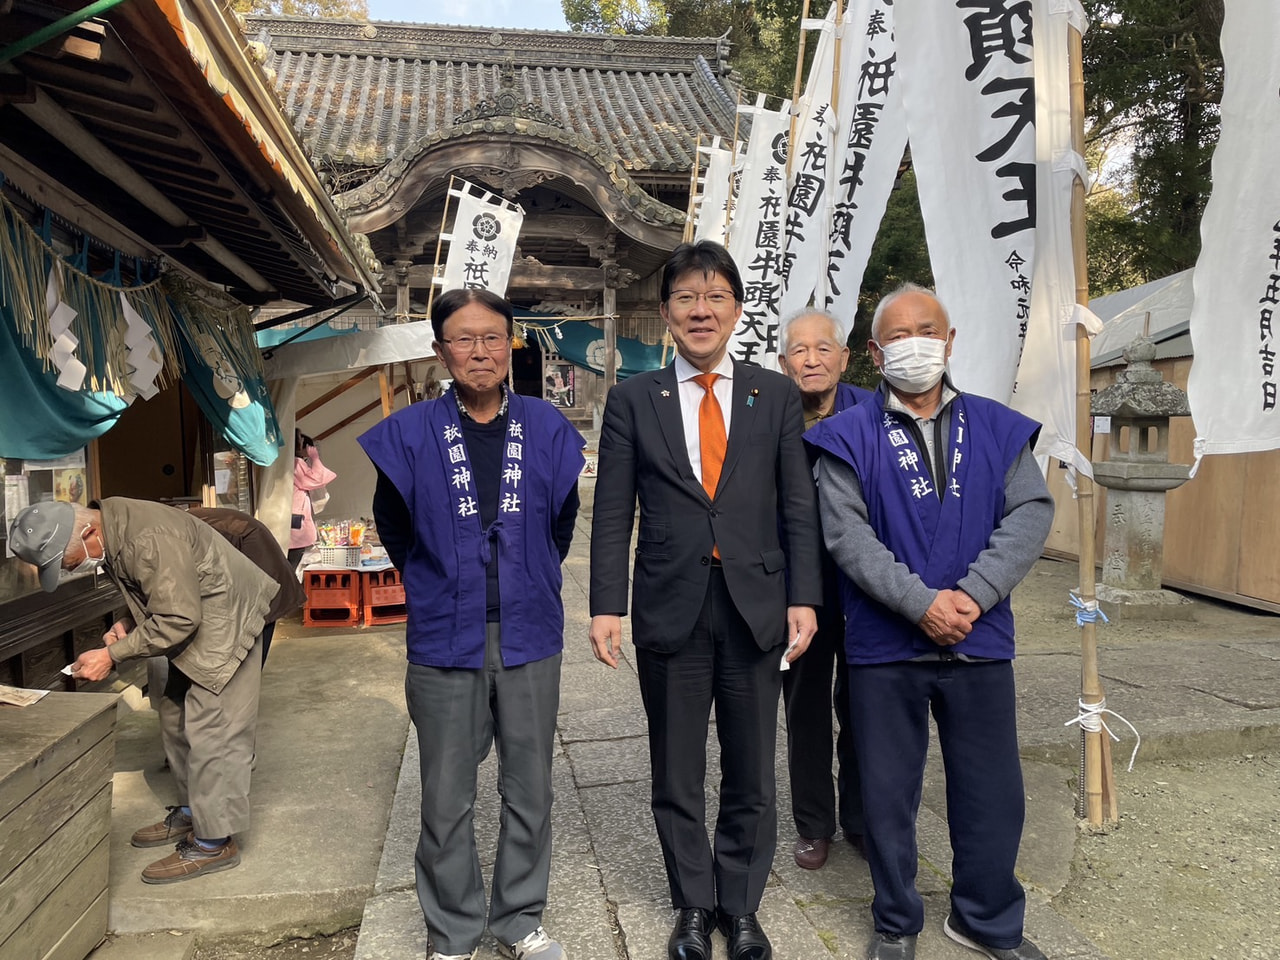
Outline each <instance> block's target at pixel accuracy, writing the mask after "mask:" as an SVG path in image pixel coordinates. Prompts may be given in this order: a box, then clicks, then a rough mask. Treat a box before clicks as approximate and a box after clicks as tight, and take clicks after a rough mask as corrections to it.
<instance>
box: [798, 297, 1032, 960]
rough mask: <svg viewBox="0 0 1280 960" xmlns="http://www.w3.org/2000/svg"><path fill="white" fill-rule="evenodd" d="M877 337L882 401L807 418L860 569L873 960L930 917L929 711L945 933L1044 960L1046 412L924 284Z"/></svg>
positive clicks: (883, 309)
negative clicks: (1040, 943)
mask: <svg viewBox="0 0 1280 960" xmlns="http://www.w3.org/2000/svg"><path fill="white" fill-rule="evenodd" d="M871 332H872V340H871V342H870V343H869V344H868V347H869V349H870V351H871V355H872V358H873V359H874V360H875V363H876V366H877V367H879V368H880V372H881V374H882V375H883V376H884V383H882V384H881V385H880V388H879V389H878V390H877V392H876V395H875V398H874V399H873V400H871V401H867V402H865V403H860V404H858V405H857V406H856V407H854V408H853V409H852V410H849V411H847V412H845V413H842V414H841V415H840V416H838V417H832V418H830V419H828V420H824V421H822V422H821V423H819V424H817V425H816V426H814V427H813V428H812V429H811V430H809V431H808V432H807V433H806V434H805V436H804V439H805V442H806V443H809V444H811V445H812V446H813V447H814V448H816V450H817V451H818V454H819V459H818V468H817V469H818V499H819V504H820V509H821V515H822V527H823V536H824V539H825V541H826V544H827V549H828V550H829V551H830V553H831V556H832V558H833V559H834V561H835V563H836V566H837V567H838V568H839V569H840V572H841V575H842V577H843V579H844V583H843V589H842V597H843V600H844V607H845V618H846V624H847V626H846V633H845V651H846V654H847V656H848V661H849V695H850V718H851V721H852V725H853V730H854V742H855V744H856V748H857V754H858V762H859V767H860V772H861V776H862V795H863V804H864V815H865V820H866V840H867V843H866V852H867V861H868V863H869V864H870V867H871V878H872V881H873V882H874V884H875V899H874V901H873V902H872V906H871V913H872V919H873V920H874V923H875V934H874V936H873V937H872V940H871V942H870V944H869V945H868V947H867V952H866V957H867V958H868V960H912V958H913V957H914V956H915V941H916V935H917V934H918V933H919V932H920V930H921V929H922V928H923V926H924V903H923V900H922V899H921V897H920V894H919V893H918V892H917V890H916V886H915V878H916V865H917V850H916V837H915V821H916V813H917V810H918V808H919V804H920V793H921V788H922V781H923V776H924V766H925V757H926V754H927V752H928V747H929V714H930V712H932V714H933V716H934V718H935V720H936V722H937V725H938V739H939V743H940V745H941V747H942V760H943V764H944V766H945V768H946V774H947V778H946V779H947V819H948V821H949V826H950V834H951V846H952V854H953V858H952V878H953V884H952V888H951V911H950V915H949V916H948V917H947V918H946V920H945V921H944V923H943V931H944V932H945V933H946V935H947V936H948V937H950V938H951V939H953V940H955V941H957V942H959V943H961V944H963V945H965V946H966V947H969V948H971V949H973V950H975V951H977V952H978V953H980V954H982V955H983V956H986V957H989V958H992V960H1044V954H1043V953H1041V952H1040V950H1039V949H1038V948H1037V947H1036V946H1035V944H1033V943H1032V942H1031V941H1030V940H1028V939H1027V938H1026V937H1025V936H1024V935H1023V916H1024V909H1025V900H1026V898H1025V895H1024V893H1023V890H1022V886H1021V885H1020V884H1019V883H1018V880H1017V878H1016V877H1015V876H1014V872H1013V871H1014V861H1015V860H1016V859H1017V854H1018V846H1019V844H1020V842H1021V838H1022V822H1023V814H1024V810H1023V807H1024V800H1023V788H1022V769H1021V765H1020V763H1019V760H1018V736H1017V727H1016V716H1015V698H1014V686H1013V662H1012V661H1013V656H1014V630H1013V613H1012V610H1011V608H1010V604H1009V594H1010V592H1011V591H1012V590H1013V588H1014V587H1015V586H1016V585H1017V584H1018V583H1019V582H1020V581H1021V580H1022V578H1023V577H1024V576H1026V574H1027V573H1028V571H1030V569H1031V566H1032V564H1033V563H1035V561H1036V559H1037V558H1038V557H1039V555H1040V551H1041V549H1042V548H1043V546H1044V541H1045V538H1046V537H1047V536H1048V534H1049V528H1050V526H1051V524H1052V522H1053V500H1052V498H1051V497H1050V495H1049V491H1048V489H1047V487H1046V486H1045V482H1044V477H1043V476H1042V475H1041V473H1040V470H1039V468H1038V467H1037V466H1036V463H1035V459H1034V458H1033V456H1032V453H1031V448H1032V446H1033V445H1034V443H1035V438H1036V434H1037V433H1038V432H1039V429H1040V425H1039V424H1037V423H1035V422H1034V421H1031V420H1028V419H1027V418H1026V417H1024V416H1022V415H1021V414H1019V413H1015V412H1014V411H1013V410H1010V409H1009V408H1008V407H1006V406H1004V405H1002V404H999V403H996V402H995V401H993V400H989V399H987V398H985V397H979V396H975V395H973V394H965V393H961V392H959V391H958V390H956V388H955V387H954V386H953V385H952V384H951V382H950V381H949V379H948V378H947V376H946V363H947V358H948V357H949V356H950V355H951V344H952V342H953V341H954V339H955V331H954V330H953V329H951V325H950V322H949V321H948V318H947V313H946V310H945V309H943V306H942V304H941V303H940V302H939V301H938V299H937V297H935V296H934V295H933V293H931V292H930V291H928V290H925V289H924V288H922V287H917V286H914V285H911V286H906V287H902V288H900V289H898V290H895V291H894V292H893V293H891V294H889V295H888V296H886V297H885V298H884V299H883V300H882V301H881V302H880V305H879V307H878V308H877V310H876V314H875V318H874V320H873V322H872V328H871Z"/></svg>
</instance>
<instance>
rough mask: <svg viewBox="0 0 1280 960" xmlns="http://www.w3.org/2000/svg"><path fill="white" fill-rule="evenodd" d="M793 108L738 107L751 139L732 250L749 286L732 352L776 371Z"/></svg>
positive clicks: (735, 213) (733, 227)
mask: <svg viewBox="0 0 1280 960" xmlns="http://www.w3.org/2000/svg"><path fill="white" fill-rule="evenodd" d="M762 99H763V95H762ZM790 108H791V104H790V102H787V103H784V105H783V108H782V109H781V110H766V109H764V107H763V106H762V105H761V104H759V103H757V104H756V105H755V106H746V107H739V108H738V109H739V110H740V111H742V112H744V113H748V114H750V116H751V138H750V139H749V140H748V141H747V152H746V156H745V157H744V158H743V166H742V177H741V187H740V189H739V193H738V198H737V200H736V201H735V202H734V206H733V218H732V219H731V220H730V222H729V244H728V247H729V253H730V255H731V256H732V257H733V260H734V263H736V264H737V265H738V272H739V273H741V274H742V284H743V286H744V287H745V288H746V295H745V296H744V297H743V301H742V317H741V318H740V319H739V320H738V325H737V327H736V328H735V329H734V331H733V337H732V338H731V339H730V340H729V352H730V353H731V354H733V356H734V358H735V359H738V360H750V361H751V362H752V363H758V364H759V365H760V366H762V367H766V368H768V369H770V370H777V369H778V303H779V300H780V299H781V296H782V279H783V270H784V263H783V253H784V251H783V247H782V244H783V238H782V231H783V226H784V223H785V221H786V217H787V196H786V180H787V139H788V137H789V136H790V128H791V118H790Z"/></svg>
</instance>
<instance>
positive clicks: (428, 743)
mask: <svg viewBox="0 0 1280 960" xmlns="http://www.w3.org/2000/svg"><path fill="white" fill-rule="evenodd" d="M500 635H501V629H500V626H499V624H496V623H490V624H487V625H486V630H485V658H484V667H483V668H482V669H480V670H467V669H461V668H454V669H444V668H438V667H424V666H419V665H418V664H415V663H410V664H409V668H408V672H407V674H406V676H405V683H404V686H405V699H406V700H407V701H408V705H409V716H410V717H411V718H412V719H413V725H414V727H415V729H416V730H417V732H418V748H419V751H420V754H421V776H422V833H421V835H420V836H419V838H418V851H417V856H416V858H415V861H416V869H415V873H416V877H417V887H418V902H419V903H420V904H421V905H422V915H423V918H424V919H425V920H426V923H427V930H428V931H429V932H430V935H431V940H432V943H433V944H434V947H435V949H436V950H437V951H439V952H441V953H446V954H462V953H470V952H471V951H472V950H474V949H475V947H476V945H477V944H478V943H479V942H480V938H481V936H483V934H484V928H485V897H484V879H483V877H482V876H481V873H480V857H479V854H478V852H477V850H476V837H475V826H474V817H473V814H474V808H475V800H476V768H477V767H478V766H479V765H480V763H481V761H483V760H484V758H485V757H487V756H488V755H489V746H490V744H493V743H496V744H497V746H498V794H499V795H500V796H501V798H502V815H501V819H500V821H499V829H498V855H497V859H496V860H495V862H494V865H493V895H492V898H491V901H490V905H489V920H488V925H489V932H490V933H492V934H493V935H494V936H495V937H497V938H498V940H500V941H502V942H503V943H508V944H510V943H515V942H516V941H518V940H520V939H522V938H524V937H526V936H528V935H529V934H530V933H532V932H533V931H534V930H535V929H536V928H537V927H538V926H539V925H540V924H541V922H542V911H543V908H544V907H545V906H546V903H547V883H548V880H549V878H550V874H551V800H552V788H551V756H552V753H553V752H554V749H555V730H556V711H557V710H558V709H559V706H560V657H561V655H560V654H558V653H557V654H556V655H555V656H552V657H548V658H547V659H545V660H538V661H536V662H534V663H526V664H523V665H521V666H518V667H512V668H510V669H507V668H505V667H503V665H502V657H501V654H500V650H499V637H500Z"/></svg>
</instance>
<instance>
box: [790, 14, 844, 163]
mask: <svg viewBox="0 0 1280 960" xmlns="http://www.w3.org/2000/svg"><path fill="white" fill-rule="evenodd" d="M838 16H839V14H838V13H837V17H838ZM808 19H809V0H804V6H803V7H801V9H800V44H799V47H798V49H797V51H796V78H795V82H793V83H792V84H791V126H790V128H789V129H788V131H787V181H788V182H789V181H790V180H791V158H792V156H794V155H795V152H796V127H797V126H798V123H797V121H798V120H799V117H798V116H797V113H796V111H797V110H798V109H799V107H800V80H801V77H802V76H803V74H804V45H805V40H806V39H807V38H808V36H809V31H808V30H806V29H805V28H804V22H805V21H806V20H808Z"/></svg>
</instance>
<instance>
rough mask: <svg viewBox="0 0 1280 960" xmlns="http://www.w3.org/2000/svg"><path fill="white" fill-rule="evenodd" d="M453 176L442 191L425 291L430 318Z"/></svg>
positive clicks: (451, 175)
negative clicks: (441, 210)
mask: <svg viewBox="0 0 1280 960" xmlns="http://www.w3.org/2000/svg"><path fill="white" fill-rule="evenodd" d="M454 179H455V178H454V175H453V174H452V173H451V174H449V186H448V187H447V188H446V189H445V191H444V213H442V214H441V215H440V232H439V233H437V234H436V260H435V263H433V264H432V265H431V285H430V287H428V289H427V316H428V317H429V316H431V304H432V302H433V301H434V300H435V298H436V271H437V270H439V269H440V244H441V242H442V241H443V240H444V228H445V224H447V223H448V222H449V198H450V197H451V196H453V181H454Z"/></svg>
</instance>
